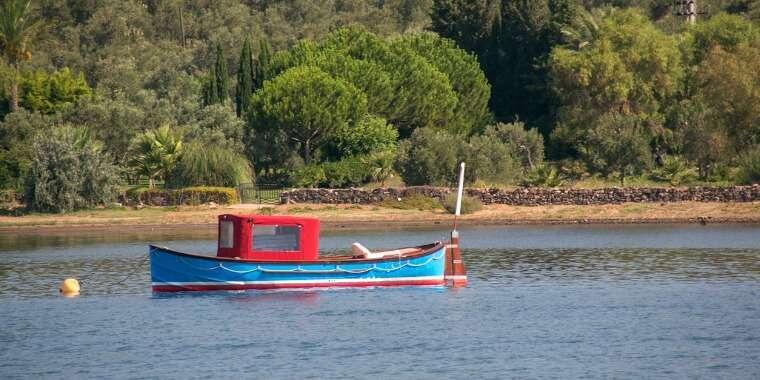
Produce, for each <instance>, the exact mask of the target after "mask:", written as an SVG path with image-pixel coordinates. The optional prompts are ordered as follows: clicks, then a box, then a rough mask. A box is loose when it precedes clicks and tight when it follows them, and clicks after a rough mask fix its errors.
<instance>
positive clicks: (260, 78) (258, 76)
mask: <svg viewBox="0 0 760 380" xmlns="http://www.w3.org/2000/svg"><path fill="white" fill-rule="evenodd" d="M271 50H272V49H271V47H270V46H269V41H267V40H265V39H261V40H259V52H258V54H257V55H256V59H255V61H254V66H253V91H254V92H255V91H256V90H258V89H260V88H261V87H263V86H264V81H265V80H268V79H270V72H271V68H270V66H271V61H272V53H271Z"/></svg>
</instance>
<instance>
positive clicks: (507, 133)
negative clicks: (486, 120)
mask: <svg viewBox="0 0 760 380" xmlns="http://www.w3.org/2000/svg"><path fill="white" fill-rule="evenodd" d="M483 135H484V136H486V137H488V138H492V139H497V140H499V141H501V142H502V143H504V144H505V145H506V146H507V150H508V151H509V153H510V155H511V156H512V157H515V158H516V159H518V160H519V162H520V165H522V167H523V168H524V169H526V170H530V169H533V168H536V167H538V166H541V164H542V163H543V161H544V138H543V136H541V134H540V133H539V132H538V129H536V128H532V129H525V124H524V123H523V122H520V121H516V122H514V123H508V124H503V123H498V124H496V125H493V126H489V127H488V128H486V130H485V132H484V133H483Z"/></svg>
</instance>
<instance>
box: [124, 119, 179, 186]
mask: <svg viewBox="0 0 760 380" xmlns="http://www.w3.org/2000/svg"><path fill="white" fill-rule="evenodd" d="M182 147H183V145H182V139H181V137H180V136H179V135H178V134H176V133H175V132H174V131H172V130H171V128H169V126H168V125H165V126H162V127H160V128H158V129H156V130H151V131H147V132H145V133H143V134H141V135H139V136H137V137H136V138H135V139H134V140H133V141H132V146H131V147H130V157H131V159H130V161H129V166H131V167H132V168H134V169H135V171H136V172H137V174H138V175H143V176H146V177H148V181H149V184H150V185H149V188H151V189H152V188H153V187H154V186H155V185H154V181H155V180H156V178H160V179H163V180H164V182H169V181H168V180H167V179H169V176H170V175H171V173H172V171H173V170H174V166H175V165H176V164H177V161H178V160H179V157H180V155H181V154H182Z"/></svg>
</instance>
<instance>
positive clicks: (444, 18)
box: [431, 0, 577, 135]
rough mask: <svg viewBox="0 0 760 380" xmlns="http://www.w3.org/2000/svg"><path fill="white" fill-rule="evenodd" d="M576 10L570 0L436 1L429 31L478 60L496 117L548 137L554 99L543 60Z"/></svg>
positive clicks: (545, 59) (559, 39) (551, 122)
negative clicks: (522, 123)
mask: <svg viewBox="0 0 760 380" xmlns="http://www.w3.org/2000/svg"><path fill="white" fill-rule="evenodd" d="M576 11H577V10H576V5H575V3H574V2H573V1H572V0H482V1H477V2H474V1H470V0H436V1H435V2H434V4H433V10H432V16H431V17H432V26H433V30H434V31H436V32H438V33H439V34H440V35H442V36H444V37H448V38H451V39H453V40H455V41H457V43H458V44H459V46H461V47H462V48H464V49H466V50H469V51H471V52H473V53H474V54H475V55H477V57H478V60H479V61H480V64H481V65H482V67H483V70H484V71H485V73H486V77H488V80H489V82H490V83H491V86H492V91H491V94H492V96H491V101H490V105H491V110H492V111H493V112H494V114H495V116H496V118H497V119H498V120H502V121H512V120H514V119H515V118H516V117H519V119H520V120H524V121H525V122H526V123H527V124H529V125H536V126H538V127H539V128H540V129H541V131H542V132H543V133H544V134H545V135H548V133H549V132H550V130H551V127H552V125H553V115H554V112H553V110H554V108H555V107H554V104H555V100H554V99H553V97H552V95H551V91H550V90H549V86H548V81H547V78H548V75H547V68H546V61H547V57H548V55H549V53H550V52H551V48H552V46H554V45H555V44H557V43H559V42H560V41H561V39H562V29H563V27H564V26H566V25H568V24H570V23H571V22H572V20H573V19H574V18H575V13H576Z"/></svg>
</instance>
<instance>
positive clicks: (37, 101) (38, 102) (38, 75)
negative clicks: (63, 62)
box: [21, 68, 92, 114]
mask: <svg viewBox="0 0 760 380" xmlns="http://www.w3.org/2000/svg"><path fill="white" fill-rule="evenodd" d="M91 94H92V90H91V89H90V87H89V86H88V85H87V82H86V81H85V80H84V74H83V73H79V75H76V76H75V75H74V74H73V73H72V72H71V70H69V68H64V69H62V70H60V71H55V72H53V73H51V74H47V73H45V72H43V71H34V72H28V73H25V74H24V75H23V78H22V81H21V105H22V106H23V107H24V108H26V109H28V110H30V111H38V112H42V113H46V114H50V113H55V112H57V111H61V110H63V109H64V108H66V107H67V106H71V105H73V104H75V103H77V101H78V100H79V99H80V98H88V97H89V96H90V95H91Z"/></svg>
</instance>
